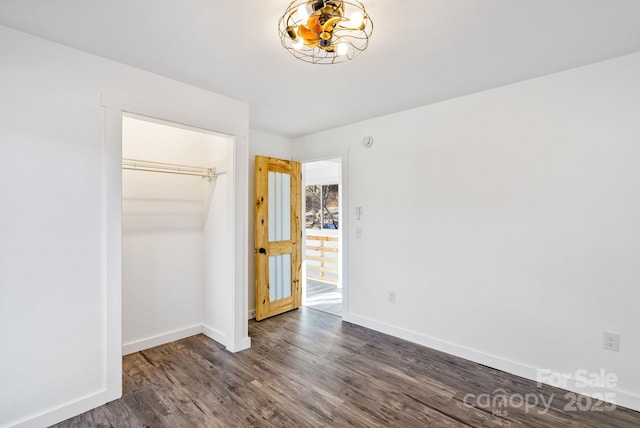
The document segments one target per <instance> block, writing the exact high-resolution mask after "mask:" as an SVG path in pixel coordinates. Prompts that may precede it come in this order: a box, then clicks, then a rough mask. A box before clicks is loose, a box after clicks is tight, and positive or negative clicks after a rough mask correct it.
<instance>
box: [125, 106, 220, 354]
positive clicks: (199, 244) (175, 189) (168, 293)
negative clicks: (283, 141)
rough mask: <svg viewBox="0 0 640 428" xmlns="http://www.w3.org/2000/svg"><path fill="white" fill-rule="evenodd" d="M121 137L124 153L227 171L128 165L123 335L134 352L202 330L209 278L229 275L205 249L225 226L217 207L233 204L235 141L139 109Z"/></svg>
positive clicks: (147, 159)
mask: <svg viewBox="0 0 640 428" xmlns="http://www.w3.org/2000/svg"><path fill="white" fill-rule="evenodd" d="M122 141H123V143H122V157H123V158H128V159H138V160H144V161H155V162H163V163H171V164H181V165H191V166H198V167H207V168H209V167H214V168H216V171H217V172H219V173H220V175H219V176H217V177H215V178H213V179H212V180H210V179H207V178H203V177H199V176H189V175H179V174H168V173H161V172H151V171H136V170H126V169H123V173H122V302H123V303H122V330H123V331H122V334H123V337H122V339H123V354H128V353H131V352H136V351H139V350H141V349H146V348H148V347H151V346H156V345H158V344H161V343H166V342H170V341H172V340H176V339H179V338H181V337H186V336H190V335H192V334H197V333H200V332H201V331H202V326H203V324H204V322H205V319H206V318H207V314H206V312H207V308H206V307H207V305H206V299H205V296H206V298H207V299H209V298H212V297H213V296H211V293H208V292H207V288H208V287H207V283H208V282H210V281H212V280H219V278H217V279H216V278H213V277H212V276H211V275H212V272H216V275H218V277H221V276H224V269H222V272H219V270H220V269H217V266H223V265H222V264H221V263H220V262H221V260H220V259H218V260H212V259H211V257H209V256H208V255H206V254H207V253H211V243H212V242H214V241H215V239H216V236H213V235H215V234H216V233H218V232H219V230H217V228H216V227H215V225H214V224H213V223H215V222H216V221H223V220H224V218H220V219H218V218H217V216H216V212H217V213H220V215H223V213H226V211H227V210H226V206H225V204H227V203H228V200H227V196H226V195H227V194H228V191H227V189H226V175H225V174H224V172H225V171H226V164H227V158H228V151H229V141H228V137H225V136H219V135H214V134H211V133H205V132H201V131H196V130H192V129H185V128H182V127H177V126H174V125H170V124H166V123H160V122H158V121H150V120H148V119H144V118H140V117H134V116H131V117H129V116H125V117H123V140H122ZM223 177H224V178H223ZM218 229H219V228H218ZM218 252H219V251H218ZM214 265H216V267H214ZM227 265H228V263H227ZM209 317H210V316H209Z"/></svg>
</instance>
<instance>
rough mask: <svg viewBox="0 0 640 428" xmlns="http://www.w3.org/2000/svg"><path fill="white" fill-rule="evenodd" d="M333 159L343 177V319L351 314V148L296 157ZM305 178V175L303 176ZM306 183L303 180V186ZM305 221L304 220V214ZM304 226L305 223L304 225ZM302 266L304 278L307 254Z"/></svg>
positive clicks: (299, 160)
mask: <svg viewBox="0 0 640 428" xmlns="http://www.w3.org/2000/svg"><path fill="white" fill-rule="evenodd" d="M331 159H340V164H341V167H342V169H341V171H340V174H341V177H340V180H339V181H340V194H341V196H342V198H341V199H342V200H341V201H340V204H341V205H340V229H339V232H340V235H339V236H340V240H339V243H340V265H339V271H340V274H339V275H340V276H339V283H340V285H341V287H342V315H341V316H342V319H344V317H345V316H348V314H349V211H350V209H351V208H350V207H349V148H346V149H345V150H343V151H342V153H338V154H335V153H334V154H325V155H323V156H321V157H313V158H305V157H302V158H300V159H296V161H298V162H301V163H310V162H318V161H324V160H331ZM303 180H304V177H303ZM304 186H305V183H304V182H303V188H304ZM302 204H303V206H302V210H301V212H302V213H304V202H303V203H302ZM302 217H303V221H304V216H302ZM303 226H304V225H303ZM302 230H303V233H304V236H303V238H305V239H306V229H304V227H303V229H302ZM302 266H303V270H302V272H301V275H302V277H303V278H306V277H307V273H306V263H305V255H304V253H303V255H302ZM304 300H306V289H305V290H304V293H303V304H304V303H305V302H304Z"/></svg>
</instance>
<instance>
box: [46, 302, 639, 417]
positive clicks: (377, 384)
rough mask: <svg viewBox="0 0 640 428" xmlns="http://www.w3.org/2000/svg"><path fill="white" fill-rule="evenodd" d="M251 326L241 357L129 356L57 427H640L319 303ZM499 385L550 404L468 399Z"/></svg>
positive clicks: (166, 351)
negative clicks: (111, 384)
mask: <svg viewBox="0 0 640 428" xmlns="http://www.w3.org/2000/svg"><path fill="white" fill-rule="evenodd" d="M249 333H250V336H251V338H252V348H251V349H249V350H246V351H242V352H239V353H237V354H231V353H229V352H227V351H226V350H225V349H224V348H223V347H222V346H220V345H218V344H217V343H216V342H214V341H212V340H210V339H208V338H207V337H205V336H203V335H198V336H193V337H190V338H187V339H183V340H180V341H177V342H173V343H170V344H167V345H163V346H158V347H155V348H152V349H148V350H145V351H142V352H138V353H135V354H131V355H128V356H126V357H124V374H123V379H124V395H123V397H122V398H121V399H119V400H116V401H113V402H111V403H109V404H106V405H104V406H102V407H99V408H97V409H94V410H92V411H89V412H86V413H84V414H82V415H80V416H77V417H75V418H72V419H69V420H67V421H64V422H62V423H60V424H58V425H55V426H56V427H59V428H63V427H118V428H119V427H154V428H155V427H171V428H176V427H324V426H328V427H342V426H353V427H382V426H385V427H386V426H394V427H423V426H425V427H426V426H434V427H513V426H531V427H638V426H640V413H638V412H634V411H631V410H628V409H624V408H621V407H618V408H617V409H615V410H613V411H597V410H596V409H594V410H583V411H565V410H564V409H565V406H567V404H570V401H569V400H567V399H566V398H565V393H566V391H562V390H558V389H555V388H552V387H548V386H542V387H537V386H536V384H535V382H532V381H529V380H525V379H522V378H519V377H516V376H513V375H509V374H506V373H504V372H500V371H497V370H493V369H490V368H488V367H485V366H482V365H479V364H475V363H472V362H469V361H466V360H462V359H460V358H457V357H453V356H451V355H448V354H444V353H441V352H438V351H434V350H431V349H429V348H425V347H422V346H419V345H415V344H412V343H409V342H406V341H403V340H400V339H396V338H393V337H390V336H387V335H384V334H380V333H377V332H374V331H371V330H368V329H365V328H362V327H358V326H355V325H352V324H349V323H343V322H342V321H341V319H340V318H339V317H336V316H332V315H329V314H327V313H324V312H321V311H317V310H314V309H309V308H301V309H299V310H297V311H293V312H289V313H286V314H283V315H280V316H277V317H275V318H271V319H268V320H265V321H262V322H259V323H258V322H251V323H250V325H249ZM502 392H503V393H504V394H505V396H507V397H511V398H512V397H518V396H521V397H534V396H535V397H543V398H544V399H545V402H546V401H549V402H550V408H549V410H548V411H545V407H544V406H543V404H542V403H538V405H537V406H535V407H532V408H529V409H525V408H524V406H522V405H518V404H519V403H520V401H518V400H513V401H512V402H511V405H508V406H506V407H500V406H498V407H490V406H488V405H485V404H484V403H483V402H482V401H478V400H474V399H469V397H470V396H469V395H467V394H474V395H473V397H479V396H480V394H489V395H490V396H491V397H495V396H496V394H500V393H502ZM528 394H531V395H528ZM465 397H466V402H467V403H471V404H473V405H474V406H467V405H466V404H465ZM600 410H602V409H600ZM494 411H495V412H496V413H495V414H494Z"/></svg>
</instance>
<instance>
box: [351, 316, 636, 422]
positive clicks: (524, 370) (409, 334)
mask: <svg viewBox="0 0 640 428" xmlns="http://www.w3.org/2000/svg"><path fill="white" fill-rule="evenodd" d="M342 320H343V321H346V322H349V323H352V324H356V325H359V326H362V327H366V328H369V329H371V330H375V331H379V332H381V333H385V334H388V335H391V336H394V337H397V338H400V339H404V340H408V341H409V342H413V343H417V344H418V345H422V346H426V347H427V348H431V349H435V350H438V351H442V352H446V353H447V354H451V355H454V356H456V357H460V358H464V359H466V360H469V361H473V362H475V363H479V364H482V365H485V366H488V367H492V368H494V369H497V370H501V371H504V372H507V373H511V374H513V375H516V376H520V377H523V378H526V379H529V380H532V381H534V382H538V381H539V379H538V374H539V373H540V371H542V370H545V369H543V368H539V367H534V366H530V365H527V364H523V363H519V362H517V361H512V360H509V359H506V358H503V357H499V356H496V355H492V354H488V353H485V352H481V351H477V350H475V349H472V348H468V347H466V346H461V345H458V344H455V343H451V342H447V341H444V340H441V339H438V338H435V337H431V336H428V335H425V334H422V333H418V332H415V331H412V330H408V329H404V328H400V327H396V326H393V325H390V324H386V323H382V322H379V321H376V320H373V319H371V318H367V317H363V316H360V315H356V314H353V313H345V314H343V316H342ZM550 375H551V376H553V377H554V379H558V377H561V378H562V379H564V381H563V383H562V388H561V389H564V390H566V391H570V392H575V393H578V394H582V395H586V396H592V397H596V398H598V399H602V398H607V397H610V398H612V399H604V400H603V401H607V402H611V403H614V404H616V405H620V406H624V407H627V408H629V409H632V410H636V411H640V395H638V394H635V393H632V392H629V391H624V390H620V389H617V388H594V387H593V386H586V387H585V386H583V385H581V382H580V380H579V379H575V378H571V377H567V376H566V375H564V374H562V373H553V372H552V373H550ZM541 381H542V383H546V384H550V385H552V386H558V385H557V384H551V383H549V382H544V380H541ZM607 393H608V394H609V395H606V394H607Z"/></svg>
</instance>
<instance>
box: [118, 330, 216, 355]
mask: <svg viewBox="0 0 640 428" xmlns="http://www.w3.org/2000/svg"><path fill="white" fill-rule="evenodd" d="M203 329H204V326H203V325H202V324H198V325H192V326H190V327H185V328H181V329H179V330H173V331H168V332H166V333H162V334H159V335H157V336H152V337H147V338H146V339H141V340H136V341H133V342H129V343H125V344H123V345H122V355H129V354H133V353H134V352H138V351H143V350H145V349H149V348H153V347H154V346H160V345H164V344H165V343H170V342H175V341H176V340H180V339H184V338H185V337H190V336H195V335H196V334H200V333H202V332H203Z"/></svg>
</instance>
